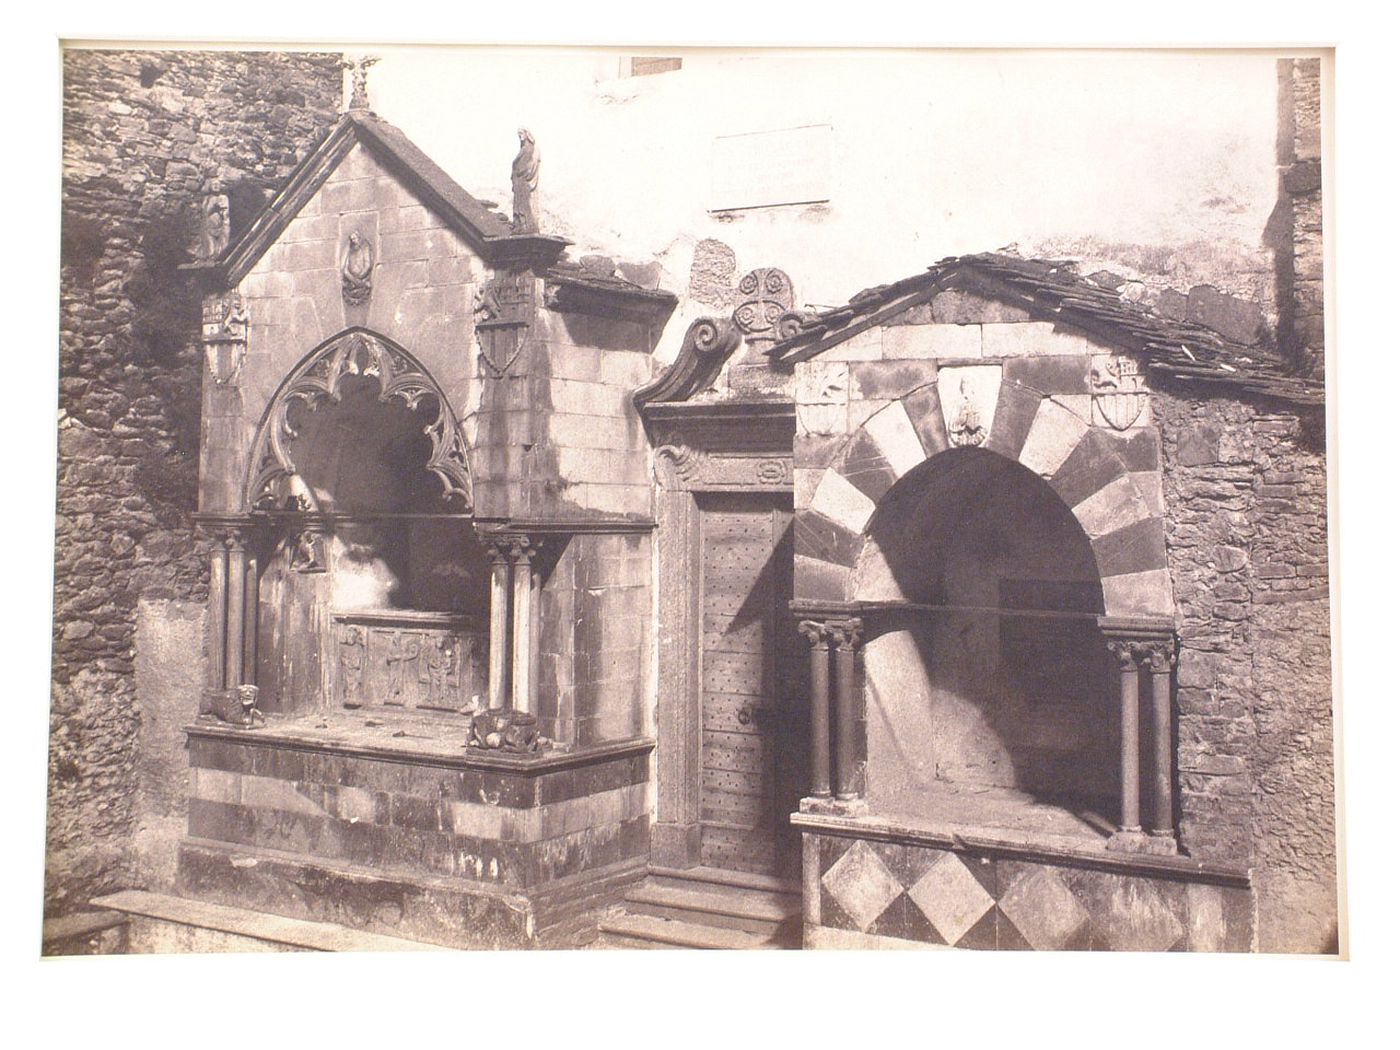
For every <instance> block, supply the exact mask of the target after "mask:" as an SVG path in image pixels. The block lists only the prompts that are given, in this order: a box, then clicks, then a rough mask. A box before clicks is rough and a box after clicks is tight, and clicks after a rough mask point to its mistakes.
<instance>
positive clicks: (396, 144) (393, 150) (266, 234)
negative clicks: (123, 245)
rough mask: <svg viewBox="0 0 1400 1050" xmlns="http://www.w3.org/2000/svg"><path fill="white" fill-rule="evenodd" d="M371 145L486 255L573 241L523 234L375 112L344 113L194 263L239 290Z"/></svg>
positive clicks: (549, 249) (548, 252)
mask: <svg viewBox="0 0 1400 1050" xmlns="http://www.w3.org/2000/svg"><path fill="white" fill-rule="evenodd" d="M357 144H361V145H364V146H365V147H366V148H367V149H368V150H369V151H370V153H371V154H372V155H373V156H374V157H375V159H376V160H378V161H380V162H381V163H383V164H384V166H385V167H386V168H387V169H388V170H389V172H390V174H391V175H393V176H394V177H395V178H397V179H399V180H400V181H402V182H403V183H404V184H405V185H406V186H407V187H408V189H409V190H410V191H411V192H412V193H413V194H414V195H415V196H417V197H418V198H419V199H421V200H422V201H423V203H424V205H425V206H426V207H428V208H429V209H430V210H432V211H433V212H434V213H436V214H437V215H438V217H439V218H441V219H442V220H443V221H445V222H446V223H447V224H448V225H449V226H450V227H451V228H452V229H454V230H455V231H456V232H458V233H460V234H461V235H462V236H463V237H465V238H466V240H467V242H468V243H469V244H471V246H472V248H473V249H475V250H476V251H478V252H480V253H481V254H482V255H483V256H487V257H490V256H498V255H499V256H502V257H507V258H523V257H531V256H537V255H542V256H544V257H545V258H546V261H548V260H552V259H555V258H557V257H558V255H559V254H560V253H561V252H562V251H563V250H564V248H566V247H567V246H568V244H569V241H568V240H567V239H565V238H562V237H551V236H547V235H541V234H517V233H515V231H514V230H513V228H512V227H511V224H510V221H509V220H508V219H506V217H505V216H503V215H501V214H499V213H497V212H495V211H492V210H491V208H490V207H488V206H487V205H486V203H485V202H483V201H481V200H478V199H477V198H476V197H474V196H472V195H471V194H470V193H468V192H467V191H466V190H465V189H463V188H462V187H461V185H459V184H458V183H457V182H456V180H454V179H453V178H452V177H451V176H450V175H448V174H447V172H445V171H444V170H443V169H442V168H441V167H439V166H438V164H437V163H436V162H435V161H433V160H432V158H430V157H429V156H428V155H427V154H426V153H424V152H423V151H422V150H421V149H419V147H418V146H417V145H415V144H414V142H413V141H412V140H411V139H410V138H409V137H408V136H407V135H405V134H404V133H403V131H402V130H400V129H399V128H397V127H395V126H394V125H393V124H390V123H389V122H388V121H386V120H383V119H381V118H380V117H378V116H376V115H374V114H373V113H370V112H368V111H356V110H352V111H350V112H348V113H344V114H342V115H341V116H340V118H339V119H338V120H337V121H336V122H335V124H333V125H332V126H331V128H330V129H329V130H328V131H327V132H326V134H325V136H324V137H323V138H322V139H321V140H320V141H319V142H318V143H317V144H316V145H315V146H314V147H313V148H312V149H311V151H310V152H309V153H308V154H307V155H306V156H305V157H304V158H303V159H302V160H301V161H300V163H298V164H297V166H296V167H295V168H293V169H292V172H291V174H290V175H288V176H287V178H286V180H285V181H284V182H283V183H282V185H281V187H280V188H279V189H278V190H277V192H276V193H275V194H273V196H272V199H271V200H269V201H268V203H267V204H266V205H265V206H264V207H263V208H262V209H261V210H260V211H259V212H258V214H257V215H256V217H255V218H254V219H253V221H252V222H251V223H250V224H249V225H248V228H247V229H246V230H244V231H243V232H242V233H241V234H240V235H239V236H238V238H237V239H236V240H233V241H231V242H230V243H229V245H228V246H227V247H226V248H225V249H224V251H223V253H222V254H221V255H220V256H219V257H218V258H216V259H209V260H202V261H200V262H195V263H187V264H186V265H185V266H183V267H182V269H185V270H191V271H197V272H203V273H205V274H208V275H209V276H210V279H211V280H214V281H217V282H219V283H221V284H222V285H223V286H224V287H228V286H230V285H233V284H237V283H238V282H239V281H240V280H242V279H243V277H244V276H245V275H246V274H247V272H248V271H249V270H250V269H252V267H253V266H254V265H255V264H256V263H257V261H258V259H260V258H262V256H263V255H264V253H266V252H267V250H268V249H269V248H271V247H272V245H273V243H274V242H275V241H276V240H277V238H278V237H279V236H281V234H282V232H283V231H284V230H285V229H286V228H287V226H288V225H289V224H290V223H291V221H292V220H293V219H294V218H295V217H296V215H297V214H298V213H299V212H300V211H301V209H302V208H303V207H304V206H305V205H306V203H307V202H308V201H309V200H310V199H311V198H312V197H313V196H315V194H316V192H317V191H318V190H320V189H321V187H322V186H323V185H324V184H325V182H326V179H328V178H329V177H330V175H331V173H332V172H333V171H334V170H335V169H336V167H337V166H338V165H339V164H340V162H341V161H342V160H344V159H345V157H346V155H348V154H349V152H350V150H351V149H353V148H354V146H355V145H357Z"/></svg>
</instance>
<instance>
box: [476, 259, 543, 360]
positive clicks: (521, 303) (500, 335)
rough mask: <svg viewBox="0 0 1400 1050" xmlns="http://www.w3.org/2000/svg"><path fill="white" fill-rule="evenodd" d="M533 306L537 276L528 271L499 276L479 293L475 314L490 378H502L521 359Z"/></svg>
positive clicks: (481, 288)
mask: <svg viewBox="0 0 1400 1050" xmlns="http://www.w3.org/2000/svg"><path fill="white" fill-rule="evenodd" d="M534 305H535V303H534V275H533V274H531V273H530V272H529V271H528V270H521V271H518V272H514V273H502V274H498V275H497V276H496V277H494V278H492V279H490V280H488V281H487V282H485V283H484V284H482V285H481V286H480V287H479V288H478V289H477V292H476V298H475V302H474V303H473V311H472V312H473V314H474V316H475V325H476V341H477V344H478V345H479V346H480V347H481V365H482V368H483V369H484V370H485V371H486V373H487V375H489V376H491V377H492V378H495V379H499V378H501V377H502V376H504V375H505V374H506V373H507V372H508V371H509V370H510V367H511V365H513V364H514V363H515V360H516V358H518V357H519V356H520V351H521V350H522V349H523V348H524V346H525V329H526V328H527V327H528V326H529V323H530V317H531V315H532V314H533V312H534Z"/></svg>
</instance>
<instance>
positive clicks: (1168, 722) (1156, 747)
mask: <svg viewBox="0 0 1400 1050" xmlns="http://www.w3.org/2000/svg"><path fill="white" fill-rule="evenodd" d="M1146 648H1147V653H1146V657H1147V660H1146V663H1147V667H1148V669H1149V670H1150V671H1151V673H1152V775H1151V783H1152V816H1151V819H1152V826H1151V834H1152V838H1153V839H1155V840H1157V843H1156V845H1157V846H1158V849H1159V851H1167V850H1168V848H1169V851H1170V852H1176V832H1175V821H1174V819H1173V814H1172V667H1173V665H1175V663H1176V646H1175V644H1174V642H1173V641H1172V640H1170V639H1169V640H1166V641H1161V642H1154V643H1152V644H1151V645H1150V646H1147V647H1146Z"/></svg>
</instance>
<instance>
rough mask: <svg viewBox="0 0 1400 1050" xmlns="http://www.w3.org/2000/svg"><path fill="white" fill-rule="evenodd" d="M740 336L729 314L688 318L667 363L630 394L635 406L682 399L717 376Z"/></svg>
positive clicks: (737, 346) (687, 397) (702, 387)
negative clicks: (675, 350)
mask: <svg viewBox="0 0 1400 1050" xmlns="http://www.w3.org/2000/svg"><path fill="white" fill-rule="evenodd" d="M742 341H743V336H742V334H741V333H740V331H739V326H738V325H737V324H735V323H734V321H733V320H732V319H731V318H722V317H701V318H700V319H698V320H696V321H692V322H691V325H690V327H689V328H688V329H686V333H685V338H684V339H683V340H681V349H680V352H679V353H678V354H676V359H675V361H673V362H672V363H671V366H670V367H669V368H667V369H666V371H664V372H662V373H661V375H659V376H657V377H656V378H655V379H653V380H652V381H651V382H650V383H648V384H646V385H645V386H643V387H639V388H638V389H637V390H636V391H634V392H633V394H632V403H633V404H635V405H636V406H637V407H638V408H641V407H642V406H643V405H647V404H650V403H651V402H654V401H685V400H688V399H689V398H691V397H693V396H694V395H695V394H697V393H699V392H700V391H702V390H704V389H705V388H706V387H708V386H709V385H710V384H711V383H713V382H714V381H715V379H716V378H717V377H718V376H719V373H720V369H722V368H723V367H724V363H725V362H726V361H728V360H729V358H730V356H731V355H732V354H733V353H734V351H735V350H737V349H739V344H740V343H741V342H742Z"/></svg>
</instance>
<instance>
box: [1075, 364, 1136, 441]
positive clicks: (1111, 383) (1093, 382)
mask: <svg viewBox="0 0 1400 1050" xmlns="http://www.w3.org/2000/svg"><path fill="white" fill-rule="evenodd" d="M1089 385H1090V387H1091V388H1092V390H1093V399H1094V422H1095V423H1097V424H1099V425H1101V426H1110V427H1112V428H1113V429H1114V430H1127V429H1128V428H1129V427H1131V426H1133V425H1134V424H1135V423H1137V422H1138V420H1139V419H1141V417H1142V413H1143V410H1144V409H1146V408H1147V399H1148V393H1147V384H1146V382H1145V381H1144V379H1143V375H1142V373H1141V371H1139V369H1138V363H1137V362H1136V361H1134V360H1133V359H1132V358H1131V357H1121V356H1118V355H1116V354H1097V355H1095V356H1094V359H1093V362H1092V365H1091V370H1090V373H1089Z"/></svg>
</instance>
